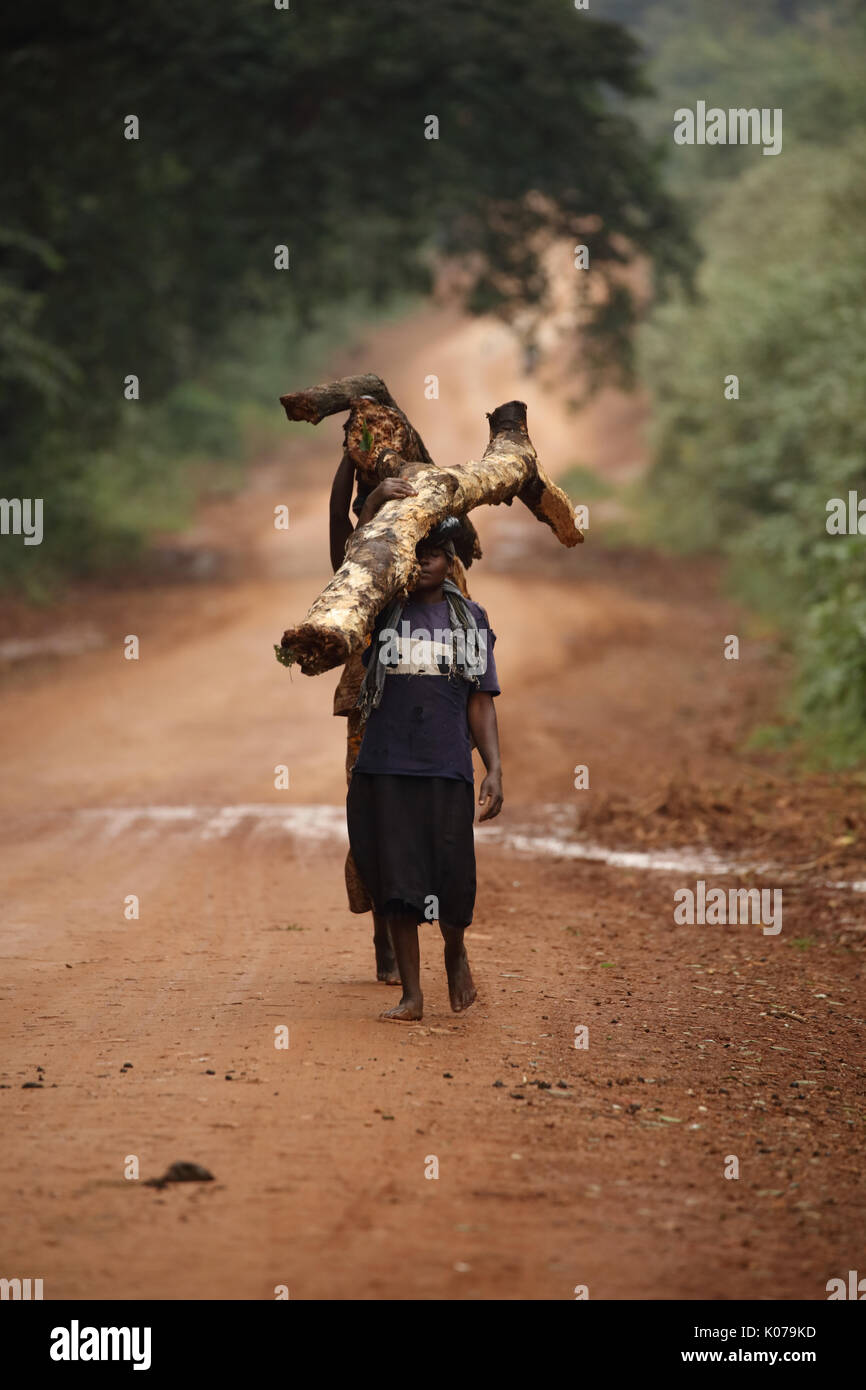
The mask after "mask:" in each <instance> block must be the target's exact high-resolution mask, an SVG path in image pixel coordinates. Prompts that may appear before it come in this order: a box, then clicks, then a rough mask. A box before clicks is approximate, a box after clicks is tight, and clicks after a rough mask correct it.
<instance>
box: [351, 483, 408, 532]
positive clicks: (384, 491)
mask: <svg viewBox="0 0 866 1390" xmlns="http://www.w3.org/2000/svg"><path fill="white" fill-rule="evenodd" d="M417 496H418V494H417V492H416V491H415V489H414V488H413V486H412V484H411V483H407V482H406V480H405V478H385V479H384V481H383V482H381V483H379V485H378V487H374V488H373V491H372V492H371V493H370V495H369V497H368V498H367V500H366V502H365V503H364V505H363V507H362V508H361V515H360V516H359V518H358V525H359V526H363V525H364V524H365V522H368V521H372V519H373V517H374V516H375V515H376V513H377V511H378V510H379V508H380V507H381V506H383V505H384V504H385V503H386V502H393V501H395V500H396V499H397V498H399V497H417Z"/></svg>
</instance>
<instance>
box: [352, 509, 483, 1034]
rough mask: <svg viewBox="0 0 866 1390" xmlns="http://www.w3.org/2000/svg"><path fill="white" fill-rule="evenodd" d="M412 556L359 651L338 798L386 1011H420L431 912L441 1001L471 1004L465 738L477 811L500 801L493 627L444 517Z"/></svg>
mask: <svg viewBox="0 0 866 1390" xmlns="http://www.w3.org/2000/svg"><path fill="white" fill-rule="evenodd" d="M404 486H405V485H404ZM390 495H391V494H390V493H386V494H385V498H383V500H385V499H386V498H387V497H388V496H390ZM399 495H400V496H408V495H409V494H408V493H400V494H399ZM365 505H367V504H366V503H365ZM362 516H363V512H362ZM416 555H417V559H418V567H419V574H418V578H417V579H416V581H415V582H414V583H413V584H412V586H411V588H410V591H409V594H408V597H407V599H406V600H405V601H404V600H403V599H402V598H396V599H393V600H392V601H391V602H389V603H388V604H387V605H386V607H385V608H384V609H383V610H382V612H381V613H380V614H379V616H378V618H377V621H376V625H375V627H374V630H373V636H372V640H371V643H370V646H369V647H368V648H367V649H366V651H365V652H364V654H363V658H362V660H363V664H364V677H363V680H362V682H361V688H360V692H359V695H358V699H357V708H358V709H359V711H360V714H361V717H362V719H363V721H364V723H363V733H362V738H361V746H360V750H359V752H358V756H357V759H356V761H355V765H354V767H353V769H352V771H351V775H350V780H349V791H348V796H347V798H346V818H347V823H348V829H349V844H350V847H351V853H352V857H353V860H354V863H355V865H356V866H357V871H358V873H359V875H360V878H361V881H362V883H363V885H364V887H365V888H366V890H367V893H368V894H369V896H370V899H371V900H372V903H373V908H374V912H375V915H376V919H377V921H379V922H381V923H383V924H384V925H385V926H386V927H387V930H388V931H389V934H390V939H391V942H392V943H393V949H394V955H395V956H396V963H397V968H398V971H399V975H400V981H401V983H402V986H403V993H402V996H401V999H400V1002H399V1003H398V1004H397V1005H395V1007H394V1008H392V1009H388V1010H387V1011H386V1012H385V1013H383V1014H381V1015H380V1017H381V1018H382V1019H384V1020H385V1021H387V1022H392V1023H412V1022H415V1021H417V1020H418V1019H420V1018H421V1017H422V1015H423V1010H424V999H423V995H422V993H421V983H420V954H419V942H418V926H419V924H420V923H422V922H424V921H430V922H433V921H436V922H438V923H439V929H440V931H441V933H442V937H443V940H444V942H445V972H446V975H447V978H448V993H449V997H450V1000H451V1008H452V1010H453V1011H454V1012H455V1013H460V1012H462V1011H463V1010H464V1009H468V1008H469V1006H470V1005H471V1004H472V1003H474V1001H475V998H476V990H475V984H474V982H473V979H472V974H471V971H470V968H469V961H468V958H467V955H466V948H465V945H464V942H463V933H464V931H465V929H466V927H468V926H469V925H470V923H471V921H472V915H473V911H474V906H475V891H476V877H475V842H474V834H473V820H474V810H475V808H474V778H473V768H472V747H473V746H477V748H478V750H479V752H480V753H481V756H482V759H483V760H484V765H485V768H486V775H485V777H484V779H483V781H482V783H481V788H480V791H479V796H478V802H479V806H480V808H481V815H480V820H482V821H485V820H492V819H493V818H494V816H498V815H499V812H500V810H501V809H502V802H503V793H502V767H501V760H500V754H499V736H498V732H497V723H496V711H495V709H494V705H493V699H494V697H495V696H496V695H498V694H499V682H498V679H497V675H496V664H495V661H494V657H493V647H494V644H495V642H496V635H495V633H494V632H493V631H492V629H491V627H490V623H489V621H488V618H487V614H486V613H485V611H484V609H483V608H481V607H480V605H479V604H477V603H473V602H472V600H471V599H466V598H464V596H463V594H462V593H461V591H460V589H459V588H458V586H457V585H456V584H455V583H454V581H453V580H452V579H451V578H450V576H449V570H450V567H451V564H452V562H453V560H454V559H455V550H454V542H453V540H451V539H450V538H449V527H448V525H447V523H446V522H442V523H440V524H439V525H438V526H436V527H434V528H433V529H432V530H431V532H430V533H429V534H428V535H427V536H426V537H425V538H424V539H423V540H421V541H420V542H419V543H418V545H417V547H416Z"/></svg>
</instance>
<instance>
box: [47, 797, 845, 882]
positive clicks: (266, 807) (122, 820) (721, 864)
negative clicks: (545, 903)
mask: <svg viewBox="0 0 866 1390" xmlns="http://www.w3.org/2000/svg"><path fill="white" fill-rule="evenodd" d="M73 816H74V817H75V819H76V820H77V821H78V822H79V823H80V824H81V826H82V827H91V828H92V829H95V830H96V833H97V834H98V835H99V836H100V837H101V838H104V839H111V840H114V839H117V838H118V837H119V836H120V835H125V834H135V835H137V836H139V837H145V838H151V839H152V838H154V837H156V836H158V835H161V834H165V833H177V834H191V835H193V836H194V837H195V838H196V839H199V840H222V839H225V838H226V837H227V836H229V835H231V834H233V833H234V832H239V833H240V834H241V835H250V836H253V837H256V838H260V837H268V838H270V837H274V836H281V837H286V838H290V839H292V840H294V841H295V842H296V843H297V844H298V846H299V847H312V846H314V845H315V846H319V847H323V848H325V847H327V846H329V845H334V844H339V845H341V846H344V845H346V844H347V843H348V836H347V833H346V811H345V807H344V806H341V805H340V806H334V805H329V804H324V803H323V804H315V803H314V804H306V805H300V806H277V805H272V804H271V803H259V804H256V803H252V804H239V805H236V806H107V807H96V808H91V809H86V810H80V811H75V812H73ZM575 824H576V819H575V812H574V808H573V807H572V806H570V805H568V804H553V805H542V806H538V807H536V808H534V809H533V811H532V812H531V813H530V814H529V815H528V816H527V817H525V818H524V819H523V820H522V821H519V822H518V824H517V826H516V827H511V826H509V825H483V826H477V827H476V831H475V835H476V843H477V845H478V847H479V849H481V850H482V851H483V850H484V848H485V846H489V847H492V848H495V849H498V850H508V851H510V852H512V853H514V854H519V855H528V856H531V857H534V858H536V859H539V858H541V859H573V860H584V861H587V862H589V863H596V864H607V865H609V866H610V867H611V868H614V869H638V870H641V871H643V872H646V873H677V874H684V875H688V876H692V875H701V874H707V875H719V876H723V875H730V876H742V875H748V874H764V875H766V874H768V873H775V874H776V875H777V876H779V877H784V878H787V877H788V876H789V874H790V872H791V869H792V868H795V867H796V866H790V865H789V866H781V865H774V864H772V863H768V862H759V861H755V860H745V859H731V858H728V857H726V856H723V855H720V854H716V853H715V851H714V850H712V849H709V848H696V847H692V848H680V849H655V850H626V849H611V848H610V847H609V846H607V845H599V844H595V843H593V842H592V841H587V840H581V839H579V838H577V836H576V835H575V833H574V831H575ZM826 886H827V887H831V888H839V889H846V890H848V891H850V892H856V893H866V879H860V880H855V881H854V882H850V883H849V882H832V883H829V882H828V883H827V884H826Z"/></svg>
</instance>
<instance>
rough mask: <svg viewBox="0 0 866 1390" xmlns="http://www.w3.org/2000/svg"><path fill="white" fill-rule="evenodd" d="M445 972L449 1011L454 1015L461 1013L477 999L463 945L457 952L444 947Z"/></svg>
mask: <svg viewBox="0 0 866 1390" xmlns="http://www.w3.org/2000/svg"><path fill="white" fill-rule="evenodd" d="M445 972H446V974H447V976H448V994H449V997H450V999H451V1010H452V1012H453V1013H455V1014H459V1013H462V1012H463V1010H464V1009H468V1008H469V1006H470V1004H474V1003H475V1000H476V999H477V997H478V994H477V991H476V989H475V981H474V980H473V979H472V973H471V971H470V969H469V957H468V956H467V954H466V948H465V947H464V946H463V945H461V946H460V949H459V951H449V949H448V947H447V946H446V947H445Z"/></svg>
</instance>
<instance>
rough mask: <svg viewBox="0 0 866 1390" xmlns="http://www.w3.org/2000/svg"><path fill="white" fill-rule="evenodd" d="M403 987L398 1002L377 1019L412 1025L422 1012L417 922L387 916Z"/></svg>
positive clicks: (402, 916) (398, 915)
mask: <svg viewBox="0 0 866 1390" xmlns="http://www.w3.org/2000/svg"><path fill="white" fill-rule="evenodd" d="M386 920H387V923H388V926H389V928H390V930H391V940H392V941H393V943H394V954H395V956H396V957H397V968H398V969H399V971H400V981H401V983H402V985H403V996H402V998H401V1000H400V1003H399V1004H397V1005H396V1006H395V1008H393V1009H388V1011H387V1013H384V1014H380V1015H379V1017H380V1018H383V1019H387V1021H388V1022H389V1023H414V1022H415V1021H416V1020H417V1019H419V1018H420V1017H421V1016H422V1014H423V1012H424V996H423V995H422V993H421V956H420V952H419V949H418V923H417V921H416V920H415V918H414V916H411V915H409V914H407V913H397V912H395V913H393V914H392V913H389V914H388V916H387V918H386Z"/></svg>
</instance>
